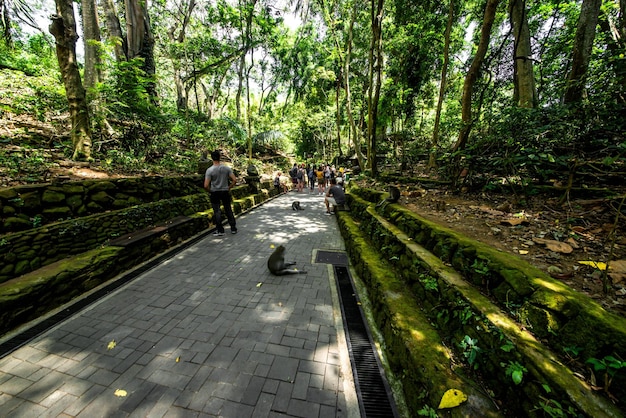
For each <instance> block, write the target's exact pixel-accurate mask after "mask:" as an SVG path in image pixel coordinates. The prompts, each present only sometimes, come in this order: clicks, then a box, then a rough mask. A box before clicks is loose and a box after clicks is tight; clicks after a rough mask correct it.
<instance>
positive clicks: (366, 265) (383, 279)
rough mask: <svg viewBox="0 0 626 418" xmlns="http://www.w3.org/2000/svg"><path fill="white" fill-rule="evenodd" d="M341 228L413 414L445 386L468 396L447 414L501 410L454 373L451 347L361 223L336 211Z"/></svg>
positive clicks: (436, 397) (435, 401) (433, 405)
mask: <svg viewBox="0 0 626 418" xmlns="http://www.w3.org/2000/svg"><path fill="white" fill-rule="evenodd" d="M338 220H339V222H340V224H341V232H342V234H343V236H344V239H345V241H346V243H348V242H349V245H347V250H348V253H349V255H350V257H351V259H352V261H353V264H354V266H355V269H356V271H357V273H358V275H359V277H360V278H361V279H362V280H363V281H364V282H365V283H366V285H367V287H368V289H369V294H370V298H371V301H370V302H371V304H372V309H373V310H374V312H373V314H374V317H375V320H376V322H377V326H378V328H379V329H380V330H381V332H382V334H383V337H384V339H385V351H386V356H387V358H388V360H389V364H390V366H391V367H392V369H393V370H394V374H396V376H398V378H399V379H400V380H401V381H402V387H403V391H404V395H405V398H406V401H407V406H408V408H409V410H410V411H412V414H413V415H414V416H417V411H418V410H421V409H423V408H424V407H425V406H429V407H431V408H433V409H436V408H437V405H439V401H440V400H441V397H442V396H443V394H444V393H445V392H446V391H447V390H448V389H458V390H461V391H463V392H464V393H465V394H467V395H468V401H467V402H466V403H464V404H462V405H461V406H459V407H458V408H454V409H450V410H449V411H447V412H446V416H450V417H497V416H501V414H500V413H499V412H498V410H497V408H496V407H495V405H494V404H493V402H492V401H491V400H490V399H489V398H488V397H487V396H485V395H484V394H483V393H482V392H481V391H479V390H477V389H476V387H477V385H476V384H475V383H474V382H472V381H470V380H469V379H466V378H464V377H463V376H462V374H459V373H457V370H456V369H457V367H456V365H455V362H454V361H453V359H452V357H451V352H450V350H449V349H448V347H446V346H445V345H444V344H443V343H442V341H443V338H442V337H441V336H440V335H439V334H438V332H437V330H435V329H434V328H433V327H432V326H431V325H430V324H431V321H430V320H429V319H428V318H427V317H426V316H425V315H424V314H423V313H422V311H421V310H420V307H419V306H418V304H417V303H416V301H415V300H414V299H413V298H412V297H411V296H410V295H409V294H407V292H406V284H405V283H403V282H402V281H401V280H398V278H397V277H396V275H395V274H393V273H392V271H391V269H390V268H389V267H388V266H387V265H386V264H385V262H384V261H383V260H382V259H381V258H380V257H379V252H378V251H377V250H376V249H375V248H373V247H372V245H371V243H370V242H368V240H367V239H366V238H365V237H364V236H362V233H361V231H360V227H359V225H357V224H356V223H355V222H354V221H353V220H352V219H351V218H350V217H349V216H348V215H346V214H344V213H341V214H340V215H339V216H338Z"/></svg>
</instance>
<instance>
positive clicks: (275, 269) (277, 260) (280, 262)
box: [267, 245, 306, 276]
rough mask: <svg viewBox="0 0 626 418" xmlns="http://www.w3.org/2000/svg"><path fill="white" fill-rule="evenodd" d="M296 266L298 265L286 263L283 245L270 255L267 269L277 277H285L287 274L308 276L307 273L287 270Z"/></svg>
mask: <svg viewBox="0 0 626 418" xmlns="http://www.w3.org/2000/svg"><path fill="white" fill-rule="evenodd" d="M295 264H296V263H285V247H283V246H282V245H279V246H278V247H277V248H276V249H275V250H274V252H273V253H272V255H270V258H268V259H267V268H268V269H269V271H270V272H271V273H272V274H274V275H276V276H283V275H285V274H306V271H300V270H297V269H290V268H287V267H289V266H293V265H295Z"/></svg>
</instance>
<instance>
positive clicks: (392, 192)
mask: <svg viewBox="0 0 626 418" xmlns="http://www.w3.org/2000/svg"><path fill="white" fill-rule="evenodd" d="M398 200H400V189H398V188H397V187H396V186H389V197H387V198H386V199H385V200H382V201H381V202H380V203H379V204H377V205H376V207H379V206H382V205H383V204H384V203H396V202H397V201H398Z"/></svg>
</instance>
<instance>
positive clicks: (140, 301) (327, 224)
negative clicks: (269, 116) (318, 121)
mask: <svg viewBox="0 0 626 418" xmlns="http://www.w3.org/2000/svg"><path fill="white" fill-rule="evenodd" d="M294 200H300V202H301V203H302V206H303V207H305V210H303V211H298V212H294V211H292V210H291V203H292V201H294ZM324 212H325V208H324V204H323V197H321V196H317V195H316V194H312V195H309V194H307V193H296V192H290V193H288V194H286V195H282V196H280V197H278V198H276V199H274V200H272V201H270V202H268V203H266V204H264V205H263V206H261V207H259V208H257V209H255V210H253V211H252V212H250V213H248V214H246V215H244V216H242V217H240V218H238V225H237V226H238V229H239V233H238V234H237V235H231V234H230V231H229V230H228V228H227V229H226V235H225V236H223V237H213V236H211V235H208V236H206V237H204V238H203V239H201V240H199V241H198V242H196V243H195V244H193V245H191V246H190V247H188V248H186V249H184V250H183V251H181V252H179V253H177V254H176V255H174V256H173V257H172V258H170V259H168V260H166V261H165V262H163V263H161V264H159V265H157V266H156V267H154V268H152V269H150V270H148V271H146V272H145V273H143V274H141V275H140V276H138V277H137V278H136V279H134V280H133V281H131V282H130V283H128V284H126V285H124V286H122V287H121V288H119V289H118V290H116V291H114V292H112V293H111V294H109V295H108V296H106V297H105V298H103V299H101V300H100V301H98V302H97V303H95V304H93V305H91V306H90V307H88V308H87V309H85V310H83V311H82V312H79V313H78V314H76V315H74V316H73V317H71V318H70V319H68V320H66V321H64V322H62V323H60V324H58V325H57V326H56V327H54V328H52V329H51V330H49V331H47V332H45V333H44V334H43V335H41V336H39V337H37V338H36V339H34V340H33V341H31V342H30V343H28V344H26V345H25V346H23V347H21V348H19V349H18V350H16V351H14V352H13V353H11V354H10V355H8V356H6V357H4V358H2V359H0V416H2V417H88V418H93V417H209V416H223V417H234V418H235V417H236V418H245V417H279V416H298V417H351V416H360V413H359V409H358V402H357V400H356V395H355V389H354V384H353V382H352V374H351V369H350V365H349V359H348V353H347V348H346V345H345V340H344V334H343V328H342V324H341V314H340V308H339V306H338V299H337V295H336V290H335V282H334V280H335V279H334V277H333V271H332V268H331V267H330V266H328V265H325V264H315V263H314V262H313V261H314V257H315V251H316V250H318V249H324V250H343V249H344V247H343V241H342V239H341V237H340V234H339V232H338V229H337V223H336V220H335V218H334V216H326V215H325V213H324ZM279 244H282V245H284V246H285V247H286V249H287V251H286V253H287V257H288V259H289V260H290V261H297V266H296V267H298V268H299V269H306V270H307V271H308V274H299V275H289V276H281V277H276V276H271V275H270V274H269V272H268V271H267V267H266V260H267V257H268V256H269V255H270V254H271V252H272V251H273V247H274V246H278V245H279ZM113 345H114V347H113Z"/></svg>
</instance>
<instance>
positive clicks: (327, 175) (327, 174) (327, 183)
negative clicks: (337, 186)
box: [324, 165, 330, 187]
mask: <svg viewBox="0 0 626 418" xmlns="http://www.w3.org/2000/svg"><path fill="white" fill-rule="evenodd" d="M324 181H325V183H324V186H326V187H328V186H330V166H329V165H326V168H325V169H324Z"/></svg>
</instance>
